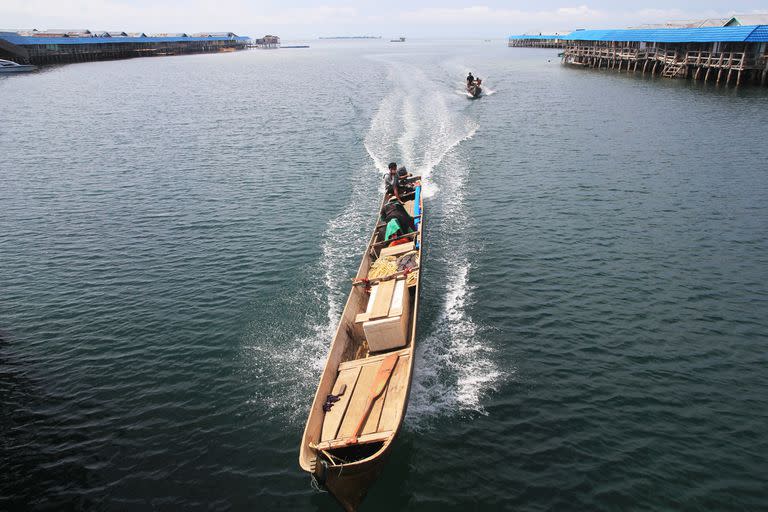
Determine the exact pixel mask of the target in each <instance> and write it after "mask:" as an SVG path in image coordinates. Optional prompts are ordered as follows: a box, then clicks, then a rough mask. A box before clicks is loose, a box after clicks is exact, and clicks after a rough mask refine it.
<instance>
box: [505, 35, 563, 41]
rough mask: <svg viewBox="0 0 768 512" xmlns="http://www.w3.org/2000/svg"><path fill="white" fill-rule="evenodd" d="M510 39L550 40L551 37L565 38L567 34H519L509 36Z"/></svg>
mask: <svg viewBox="0 0 768 512" xmlns="http://www.w3.org/2000/svg"><path fill="white" fill-rule="evenodd" d="M509 38H510V39H536V40H549V39H564V38H565V36H564V35H562V36H558V35H554V36H553V35H538V36H529V35H526V34H522V35H519V36H509Z"/></svg>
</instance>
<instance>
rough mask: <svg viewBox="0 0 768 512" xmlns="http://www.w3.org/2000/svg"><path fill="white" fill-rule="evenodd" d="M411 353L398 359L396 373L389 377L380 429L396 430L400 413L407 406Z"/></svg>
mask: <svg viewBox="0 0 768 512" xmlns="http://www.w3.org/2000/svg"><path fill="white" fill-rule="evenodd" d="M410 357H411V356H410V355H403V356H401V357H400V359H398V361H397V365H396V366H395V370H394V373H393V374H392V377H390V379H389V386H388V387H387V396H386V398H385V400H384V406H383V407H382V409H381V414H380V418H379V430H382V431H384V430H395V429H396V428H397V423H398V421H399V419H400V415H401V414H402V412H403V408H404V407H405V391H406V388H407V387H408V376H409V371H408V369H409V365H410V360H409V358H410Z"/></svg>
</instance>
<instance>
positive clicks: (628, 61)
mask: <svg viewBox="0 0 768 512" xmlns="http://www.w3.org/2000/svg"><path fill="white" fill-rule="evenodd" d="M755 50H756V49H755V48H750V47H749V45H744V48H743V50H742V51H717V52H713V51H704V50H686V49H685V48H680V47H676V45H671V44H664V45H661V46H650V47H649V46H646V47H642V48H641V47H639V46H630V45H627V44H621V43H611V44H609V45H601V44H599V43H591V44H590V43H578V44H570V45H567V46H566V47H565V51H564V52H563V57H562V61H563V63H565V64H572V65H576V66H585V67H589V68H598V69H612V70H616V71H617V72H621V71H624V72H640V73H641V74H642V75H645V74H649V75H652V76H663V77H667V78H689V79H693V80H703V81H704V82H714V83H717V84H724V85H728V84H733V85H741V84H742V83H752V84H760V85H766V82H767V80H768V55H766V54H765V53H763V54H758V53H756V51H755Z"/></svg>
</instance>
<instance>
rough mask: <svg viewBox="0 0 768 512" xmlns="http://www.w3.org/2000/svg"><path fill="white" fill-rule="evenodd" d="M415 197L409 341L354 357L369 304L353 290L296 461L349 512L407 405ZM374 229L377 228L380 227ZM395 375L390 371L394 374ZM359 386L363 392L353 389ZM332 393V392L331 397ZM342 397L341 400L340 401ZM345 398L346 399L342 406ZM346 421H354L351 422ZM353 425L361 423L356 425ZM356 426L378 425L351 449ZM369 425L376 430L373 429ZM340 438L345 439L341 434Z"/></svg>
mask: <svg viewBox="0 0 768 512" xmlns="http://www.w3.org/2000/svg"><path fill="white" fill-rule="evenodd" d="M417 178H418V177H417ZM417 178H413V179H414V180H415V179H417ZM416 190H417V191H416V192H415V194H414V199H413V200H408V201H406V204H411V206H412V207H413V213H410V212H409V214H411V215H414V216H415V218H416V222H415V224H416V231H415V232H413V235H414V236H412V237H411V239H412V240H417V241H418V243H411V244H410V245H411V247H412V249H408V248H406V249H405V251H408V250H411V251H414V249H413V247H415V252H416V253H417V254H418V258H417V261H418V262H420V263H417V272H414V273H412V275H415V276H416V280H415V283H412V284H409V285H408V287H407V288H406V293H407V294H409V296H410V297H411V298H410V301H412V309H411V311H410V314H409V315H408V320H407V322H408V332H409V335H408V337H407V341H406V345H404V346H401V347H399V348H392V349H385V350H388V352H384V353H383V354H382V355H378V354H381V353H370V352H369V353H368V354H367V355H362V356H361V355H359V352H358V349H359V348H360V347H359V342H357V341H356V340H357V339H361V335H362V333H363V331H362V330H361V328H360V325H359V323H358V322H359V320H357V315H358V314H360V313H362V312H363V311H366V306H367V305H368V302H369V300H368V292H369V289H368V288H367V287H366V286H353V287H352V291H351V293H350V295H349V297H348V298H347V303H346V305H345V307H344V311H343V313H342V316H341V320H340V322H339V325H338V327H337V330H336V334H335V336H334V339H333V341H332V343H331V347H330V351H329V354H328V359H327V360H326V365H325V369H324V370H323V374H322V375H321V378H320V383H319V385H318V388H317V391H316V393H315V399H314V401H313V404H312V407H311V409H310V413H309V418H308V419H307V425H306V427H305V429H304V435H303V437H302V443H301V448H300V453H299V463H300V465H301V467H302V469H304V470H305V471H307V472H309V473H310V474H311V475H312V477H313V479H314V480H315V481H316V482H317V483H318V484H319V485H320V486H322V487H324V488H325V489H327V490H328V491H329V492H330V493H331V494H332V495H333V496H334V498H335V499H336V501H338V502H339V504H341V506H342V507H343V508H344V509H345V510H347V511H353V510H357V507H358V506H359V505H360V503H361V502H362V500H363V499H364V498H365V496H366V494H367V492H368V489H369V488H370V486H371V485H372V484H373V483H374V481H375V480H376V479H377V477H378V476H379V474H380V473H381V471H382V470H383V467H384V466H385V464H386V461H387V459H388V458H389V453H390V450H391V447H392V444H393V443H394V441H395V439H396V438H397V435H398V433H399V431H400V428H401V426H402V423H403V419H404V417H405V413H406V410H407V407H408V400H409V398H410V387H411V382H412V377H413V363H414V356H415V342H416V337H417V325H418V322H417V318H418V313H419V298H420V291H421V279H420V274H421V271H420V270H418V269H420V268H422V265H423V259H422V257H423V253H422V250H423V239H422V234H423V226H424V220H425V218H424V212H423V205H422V198H421V194H420V191H421V188H420V183H419V184H418V185H417V189H416ZM386 200H387V196H385V198H384V200H383V201H382V204H381V207H380V210H379V211H380V212H381V211H382V209H381V208H383V206H384V204H385V202H386ZM377 219H378V216H377ZM376 227H377V228H379V227H380V226H379V225H378V221H377V226H376ZM381 236H383V232H382V230H380V229H374V231H373V233H372V235H371V238H370V241H369V244H368V248H367V249H366V251H365V253H364V255H363V259H362V261H361V263H360V267H359V268H358V272H357V274H356V278H355V279H357V280H360V279H365V278H366V276H368V271H369V268H370V265H371V263H372V262H373V260H375V259H377V258H378V257H379V251H383V250H384V249H383V247H384V245H382V242H381V241H380V239H379V237H381ZM404 236H408V235H404ZM393 247H394V246H393ZM398 279H402V278H398ZM356 333H357V334H356ZM393 354H397V362H396V363H395V364H394V366H393V367H390V371H391V373H390V377H391V379H390V378H389V377H387V380H385V381H384V388H380V389H384V391H379V392H377V393H380V395H377V396H378V397H379V398H376V400H375V402H376V403H378V408H376V407H372V408H371V409H367V410H369V411H370V416H368V413H363V414H365V415H364V416H360V414H361V411H365V410H366V409H364V408H361V407H359V406H360V405H361V403H362V402H361V401H359V400H358V399H359V398H360V397H365V396H366V395H368V393H369V391H368V390H369V389H371V383H372V382H373V377H374V374H375V373H378V372H379V371H380V370H378V369H377V368H379V367H380V366H383V362H382V361H383V360H384V359H385V358H386V359H388V358H389V357H391V356H392V355H393ZM355 368H359V370H355ZM392 368H394V369H393V370H392ZM366 376H367V377H366ZM358 379H359V381H360V382H365V384H361V385H357V384H356V383H357V382H358ZM337 380H338V383H342V382H344V383H345V384H344V387H343V388H342V387H340V386H341V384H337ZM333 390H337V391H335V392H334V391H333ZM339 390H340V391H339ZM344 390H346V394H344V393H345V391H344ZM361 390H362V391H361ZM332 394H333V396H336V397H337V403H336V404H335V405H334V406H333V407H334V408H335V409H333V411H340V413H338V414H334V413H333V412H330V413H329V414H328V416H326V411H329V410H330V408H329V407H327V406H325V407H324V402H325V401H326V400H327V398H326V397H329V396H332ZM342 395H343V396H344V398H340V397H342ZM339 400H340V401H339ZM347 407H349V411H353V410H354V411H355V412H349V411H347ZM347 415H349V417H350V418H353V419H354V421H353V420H349V421H348V420H347V418H348V416H347ZM358 418H361V419H359V420H358ZM372 418H375V419H372ZM326 420H327V421H326ZM358 421H361V422H366V421H367V422H368V423H365V425H366V426H369V427H370V426H374V425H375V427H374V428H369V429H368V430H359V432H363V434H364V435H362V436H361V438H360V440H359V443H358V442H357V441H355V442H352V443H350V442H348V441H349V437H348V436H349V434H348V432H351V430H350V429H349V428H348V427H349V426H353V425H354V424H356V423H357V422H358ZM371 421H373V423H370V422H371ZM369 424H370V425H369ZM360 425H363V423H360ZM326 427H327V428H326ZM358 428H359V427H358ZM327 430H328V431H327ZM341 432H347V433H346V434H341Z"/></svg>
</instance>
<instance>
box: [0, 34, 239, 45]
mask: <svg viewBox="0 0 768 512" xmlns="http://www.w3.org/2000/svg"><path fill="white" fill-rule="evenodd" d="M0 39H5V40H6V41H8V42H9V43H13V44H15V45H19V46H27V45H34V44H105V43H110V44H120V43H179V42H184V41H248V40H249V39H250V37H247V36H237V37H35V36H20V35H18V34H15V33H13V32H0Z"/></svg>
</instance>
